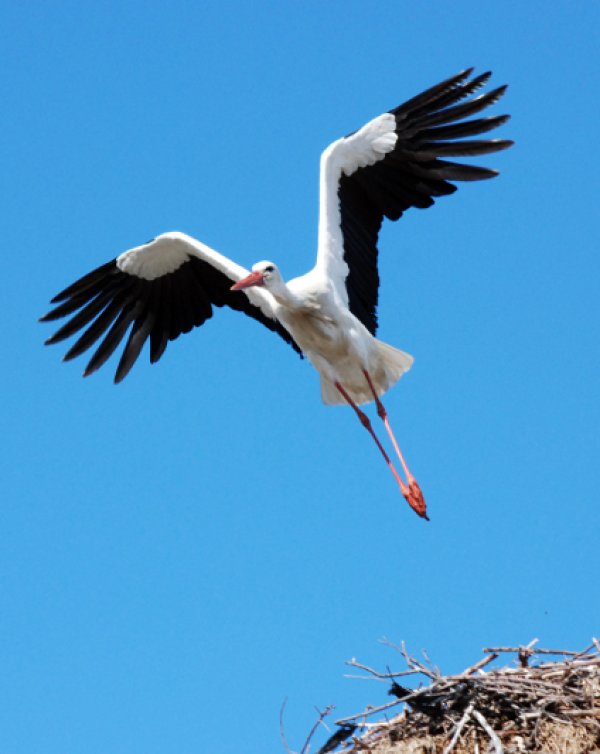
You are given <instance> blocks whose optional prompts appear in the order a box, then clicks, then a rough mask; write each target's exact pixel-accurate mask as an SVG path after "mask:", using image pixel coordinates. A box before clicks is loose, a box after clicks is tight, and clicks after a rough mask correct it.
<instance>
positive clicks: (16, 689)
mask: <svg viewBox="0 0 600 754" xmlns="http://www.w3.org/2000/svg"><path fill="white" fill-rule="evenodd" d="M0 9H1V17H0V43H1V44H0V61H1V73H0V86H1V92H0V94H1V101H2V108H1V115H0V120H1V132H2V139H1V141H0V151H1V160H2V171H1V179H0V180H1V189H0V190H1V193H2V208H3V212H2V217H3V221H2V226H3V231H2V236H3V244H2V245H3V260H4V271H3V275H2V283H1V285H2V310H3V314H4V329H3V332H4V336H3V353H4V368H3V370H2V377H1V380H2V434H3V450H2V454H1V459H2V460H1V463H2V466H3V468H2V472H1V473H2V489H3V495H2V502H1V504H0V573H1V587H0V595H1V597H0V599H1V604H0V668H1V672H0V684H1V686H2V687H3V688H2V694H1V698H2V704H1V705H0V749H1V750H2V751H3V752H10V753H11V754H25V753H27V754H30V753H31V752H39V753H40V754H54V753H57V754H59V753H60V754H66V753H67V752H69V753H70V752H86V754H96V753H98V754H105V753H106V752H110V753H111V754H138V753H139V754H164V752H178V753H180V754H187V753H188V752H189V753H191V752H202V751H218V752H219V754H234V752H235V753H236V754H237V752H239V751H240V747H241V749H242V750H243V751H244V752H245V754H254V753H255V752H256V754H258V753H259V752H260V754H263V753H264V752H271V751H273V752H274V751H280V750H281V748H280V742H279V730H278V729H279V722H278V715H279V708H280V706H281V703H282V701H283V699H284V697H286V696H287V697H289V701H288V707H287V712H286V727H287V734H288V738H289V740H290V743H291V745H292V747H294V748H296V749H299V748H300V746H301V744H302V742H303V740H304V737H305V734H306V733H307V732H308V729H309V727H310V725H311V724H312V722H313V720H314V717H315V712H314V709H313V705H317V706H320V707H323V706H325V705H326V704H329V703H334V704H336V706H337V710H336V714H337V715H340V716H341V715H343V714H351V713H353V712H356V711H359V710H360V709H362V707H363V706H364V705H365V704H367V703H373V704H378V703H381V702H383V701H385V699H386V697H385V688H383V687H381V686H379V685H376V684H369V683H367V682H361V681H356V680H348V679H346V678H344V673H345V672H346V668H345V667H344V664H343V663H344V660H347V659H349V658H350V657H352V656H356V657H358V658H359V659H361V660H363V661H365V662H368V663H369V664H372V665H379V666H384V665H385V664H390V665H392V666H394V665H396V666H397V665H398V664H399V663H398V659H397V658H396V657H395V656H394V655H393V653H391V652H390V651H389V650H385V649H383V648H382V647H381V646H380V645H379V644H378V640H379V639H381V638H382V637H384V636H387V637H389V638H390V639H391V640H393V641H396V642H400V641H401V640H405V641H406V642H407V644H408V646H409V647H410V648H411V649H412V650H414V651H419V650H420V649H421V648H426V649H427V650H428V652H429V654H430V655H431V657H432V658H433V659H434V660H435V661H436V662H437V663H438V664H439V665H441V667H442V669H443V670H446V671H447V672H452V671H456V670H459V669H461V668H462V667H464V666H466V665H467V664H468V663H469V662H472V661H474V660H476V659H477V658H478V657H479V652H480V648H481V647H482V646H484V645H486V644H490V643H497V642H501V643H519V642H524V643H525V642H528V641H529V640H531V639H532V638H534V637H536V636H537V637H540V642H541V644H544V645H546V646H550V645H563V646H568V647H571V648H578V647H583V646H584V645H585V644H586V643H587V642H588V640H589V639H590V637H591V636H592V635H593V634H596V635H597V634H598V632H599V630H600V629H599V618H600V610H599V607H598V605H599V599H598V598H599V591H600V589H599V584H600V579H599V578H598V576H599V573H598V571H599V564H600V563H599V554H598V551H599V549H600V548H599V547H598V539H599V537H598V524H599V516H598V509H599V505H598V503H599V501H598V488H599V486H600V478H599V462H598V458H599V457H600V443H599V419H600V411H599V408H600V400H599V393H600V391H599V387H598V385H599V378H598V373H599V367H600V359H599V356H598V348H599V346H598V343H599V339H598V332H599V326H600V321H599V319H600V318H599V310H600V307H599V299H600V287H599V282H598V281H599V275H600V259H599V257H600V249H599V238H598V235H599V234H598V225H599V223H598V218H599V212H598V210H599V206H598V174H599V172H600V165H599V162H600V161H599V158H598V149H597V131H598V123H599V118H598V116H599V112H600V111H599V108H598V92H600V73H599V68H598V64H597V61H598V59H597V52H598V39H599V38H600V23H599V21H600V6H598V4H597V3H591V2H572V3H546V4H544V6H543V8H542V6H541V5H540V4H536V3H517V2H504V3H493V4H490V3H487V4H483V5H482V4H481V3H475V2H466V1H460V0H458V1H457V2H453V3H451V4H447V3H441V2H439V3H404V2H394V3H391V2H380V3H377V4H376V5H374V4H373V3H367V2H365V3H358V2H344V3H338V2H331V3H322V2H312V1H309V2H303V3H292V2H281V3H266V2H258V3H242V2H218V3H217V2H208V3H196V2H177V1H175V2H168V3H167V2H157V3H147V2H124V3H121V2H119V3H117V2H111V1H105V2H81V1H78V2H70V1H65V2H55V3H45V2H29V3H15V2H8V1H7V0H4V2H2V3H1V4H0ZM470 65H474V66H477V68H478V70H479V71H481V70H485V69H487V68H491V69H492V70H493V71H494V81H495V82H496V83H497V84H501V83H504V82H508V83H509V84H510V89H509V91H508V93H507V96H506V97H505V99H504V100H503V102H502V104H501V105H500V106H497V107H496V108H495V109H494V112H495V113H501V112H510V113H512V115H513V119H512V120H511V121H510V123H509V124H508V125H507V126H504V127H503V129H502V131H501V132H498V136H502V137H506V138H513V139H515V140H516V142H517V143H516V146H515V147H514V148H513V149H511V150H510V151H509V152H505V153H502V154H498V155H492V156H490V157H489V158H487V159H485V160H484V161H483V162H484V164H488V165H490V166H494V167H498V168H500V170H501V171H502V175H501V176H500V178H498V179H495V180H494V181H489V182H485V183H479V184H470V185H462V186H461V187H460V189H459V192H458V193H457V194H455V195H454V196H452V197H449V198H446V199H442V200H440V201H439V203H438V204H436V206H435V207H433V208H431V209H428V210H426V211H421V212H419V211H416V210H413V211H412V212H411V213H409V214H408V215H407V216H406V217H404V218H403V219H402V220H401V221H400V222H398V223H396V224H394V225H391V224H390V225H388V226H387V227H386V228H385V230H384V232H383V234H382V238H381V252H382V253H381V262H382V278H383V286H382V291H381V306H380V322H381V329H380V335H381V337H382V338H383V339H384V340H387V341H389V342H391V343H393V344H394V345H396V346H398V347H401V348H403V349H405V350H407V351H409V352H411V353H412V354H414V356H415V359H416V361H415V366H414V368H413V370H412V371H411V372H410V374H409V375H408V376H406V377H405V378H403V379H402V381H401V382H400V384H399V385H398V386H397V387H396V388H395V389H394V390H393V391H392V392H391V393H390V394H389V395H388V398H387V406H388V409H389V411H390V415H391V417H392V420H393V422H394V424H395V427H396V429H397V433H398V435H399V437H400V439H401V445H402V446H403V448H404V450H405V452H406V454H407V456H408V459H409V462H410V463H411V465H412V467H413V470H414V471H415V473H416V475H417V477H418V479H419V481H420V482H421V485H422V487H423V489H424V491H425V493H426V497H427V501H428V504H429V510H430V514H431V523H425V522H423V521H422V520H420V519H418V518H417V517H416V516H415V515H414V514H413V513H412V512H411V511H410V510H409V508H408V506H407V505H406V503H405V502H404V500H403V499H402V497H401V496H400V495H399V493H398V491H397V488H396V487H395V485H394V482H393V480H392V478H391V476H390V475H389V473H388V472H387V470H386V468H385V466H384V464H383V463H382V461H381V458H380V457H379V456H378V454H377V452H376V450H375V448H374V447H372V444H371V443H370V441H369V439H368V437H367V436H366V433H364V431H363V430H362V429H361V428H360V426H359V424H358V422H357V421H356V419H355V417H354V415H353V414H352V412H351V411H350V410H346V409H344V408H328V407H325V406H323V405H322V404H321V403H320V399H319V389H318V378H317V375H316V373H314V372H313V371H312V369H311V368H310V366H309V365H308V364H307V363H306V362H302V361H300V359H298V358H297V357H296V355H295V354H294V353H293V352H292V351H291V349H290V348H289V347H287V346H286V345H285V344H284V343H283V342H280V340H279V339H278V338H277V337H275V336H273V335H272V334H270V333H268V332H266V331H264V332H263V329H262V328H261V327H259V326H258V325H256V323H254V322H252V321H250V320H247V319H246V318H244V317H243V316H241V315H237V314H235V313H233V312H223V311H219V312H218V313H217V314H218V316H215V318H214V320H212V321H211V322H210V323H208V325H207V326H206V327H204V328H202V330H199V331H196V332H194V333H193V334H192V335H189V336H186V337H185V338H183V339H181V340H179V341H177V342H176V343H174V344H171V345H170V347H169V349H168V352H167V353H166V355H165V358H164V360H163V361H162V362H160V364H158V365H156V366H153V367H150V365H149V364H148V363H147V357H146V355H145V354H143V357H142V358H141V359H140V362H139V363H138V364H137V365H136V368H135V369H134V370H133V371H132V373H131V374H130V376H129V377H128V378H127V379H126V381H125V382H124V383H123V384H121V385H120V386H118V387H115V386H113V384H112V373H113V371H114V360H113V361H112V362H111V363H110V364H109V365H108V368H104V369H103V370H102V371H101V372H99V373H98V374H96V375H94V376H93V377H91V378H90V379H88V380H82V379H81V377H80V374H81V371H82V370H83V367H84V364H85V362H83V361H82V360H77V361H74V362H71V363H69V364H66V365H64V364H61V362H60V359H61V356H62V353H63V352H64V348H62V349H61V347H54V348H44V347H43V345H42V343H43V340H44V339H45V338H46V337H48V335H49V334H50V332H52V330H51V328H49V327H48V326H43V325H40V324H38V323H37V322H36V319H37V317H38V316H40V315H41V314H43V313H44V312H45V311H46V309H47V306H48V300H49V299H50V297H51V296H52V295H53V294H55V293H56V292H57V291H58V290H60V289H61V288H62V287H64V286H65V285H67V284H68V283H70V282H72V281H73V280H74V279H75V278H76V277H78V276H80V275H81V274H83V273H85V272H87V271H88V270H89V269H91V268H92V267H95V266H97V265H99V264H101V263H102V262H104V261H107V260H109V259H112V258H113V257H114V256H116V255H117V254H118V253H120V252H121V251H123V250H125V249H127V248H130V247H131V246H135V245H137V244H139V243H141V242H144V241H146V240H147V239H148V238H151V237H152V236H154V235H156V234H158V233H160V232H163V231H166V230H182V231H185V232H188V233H190V234H192V235H194V236H196V237H198V238H200V239H201V240H203V241H205V242H206V243H208V244H210V245H211V246H213V247H214V248H217V249H219V250H220V251H221V252H223V253H224V254H227V255H229V256H231V257H233V258H234V259H236V260H238V261H239V262H241V263H243V264H245V265H247V266H249V265H251V264H252V263H253V262H254V261H256V260H258V259H263V258H271V259H273V260H275V261H277V262H278V263H279V265H280V267H281V269H282V271H283V273H284V275H286V276H287V277H292V276H294V275H296V274H299V273H302V272H303V271H305V270H307V269H308V268H309V266H310V265H311V264H312V260H313V257H314V253H315V243H316V220H317V207H318V196H317V189H318V160H319V155H320V152H321V150H322V149H323V148H325V147H326V146H327V145H328V144H329V143H330V142H331V141H332V140H333V139H335V138H338V137H339V136H341V135H343V134H346V133H348V132H349V131H352V130H354V129H355V128H357V127H359V126H361V125H362V124H363V123H364V122H365V121H366V120H368V119H370V118H371V117H374V116H376V115H378V114H379V113H381V112H383V111H384V110H386V109H389V108H391V107H393V106H395V105H397V104H398V103H400V102H401V101H403V100H404V99H406V98H408V97H411V96H412V95H414V94H415V93H417V92H418V91H420V90H421V89H422V88H424V87H426V86H428V85H431V84H433V83H436V82H437V81H439V80H440V79H442V78H444V77H446V76H449V75H451V74H453V73H455V72H456V71H458V70H460V69H461V68H464V67H466V66H470ZM240 739H241V740H242V741H243V744H240ZM322 739H323V736H321V740H322Z"/></svg>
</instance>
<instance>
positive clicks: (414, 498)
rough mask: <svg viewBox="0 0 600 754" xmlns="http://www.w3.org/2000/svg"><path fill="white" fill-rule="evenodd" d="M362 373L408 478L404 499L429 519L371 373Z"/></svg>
mask: <svg viewBox="0 0 600 754" xmlns="http://www.w3.org/2000/svg"><path fill="white" fill-rule="evenodd" d="M363 374H364V375H365V378H366V380H367V382H368V383H369V387H370V388H371V392H372V393H373V398H374V399H375V405H376V406H377V415H378V416H379V418H380V419H381V420H382V421H383V423H384V425H385V428H386V431H387V433H388V435H389V437H390V440H391V441H392V445H393V446H394V450H395V451H396V455H397V456H398V458H399V459H400V463H401V464H402V468H403V469H404V473H405V474H406V478H407V480H408V490H409V494H408V495H407V494H406V493H405V492H404V490H402V487H401V488H400V489H401V490H402V494H403V495H404V497H405V498H406V501H407V502H408V504H409V505H410V507H411V508H412V509H413V510H414V511H415V513H417V514H418V515H419V516H421V517H422V518H425V519H427V520H428V521H429V518H428V516H427V512H426V510H427V506H426V504H425V498H424V497H423V493H422V492H421V488H420V487H419V483H418V482H417V480H416V479H415V478H414V476H413V475H412V474H411V473H410V469H409V468H408V465H407V463H406V461H405V460H404V456H403V455H402V451H401V450H400V447H399V445H398V443H397V441H396V437H395V436H394V433H393V431H392V428H391V426H390V422H389V420H388V415H387V411H386V410H385V407H384V405H383V403H382V402H381V399H380V398H379V396H378V395H377V392H376V390H375V387H374V385H373V381H372V380H371V375H370V374H369V373H368V372H367V370H366V369H365V370H363ZM405 487H406V485H405Z"/></svg>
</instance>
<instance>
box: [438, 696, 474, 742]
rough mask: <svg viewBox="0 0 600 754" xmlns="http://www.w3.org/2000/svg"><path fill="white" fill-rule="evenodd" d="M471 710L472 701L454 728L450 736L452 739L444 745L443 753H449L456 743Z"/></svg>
mask: <svg viewBox="0 0 600 754" xmlns="http://www.w3.org/2000/svg"><path fill="white" fill-rule="evenodd" d="M471 712H473V702H471V704H469V706H468V707H467V709H466V710H465V714H464V715H463V716H462V717H461V718H460V721H459V723H458V725H457V726H456V728H455V730H454V735H453V736H452V739H451V740H450V743H449V744H448V746H446V748H445V749H444V752H443V754H450V752H451V751H452V749H453V748H454V747H455V746H456V743H457V741H458V739H459V738H460V734H461V731H462V729H463V728H464V727H465V723H466V722H467V720H468V719H469V718H470V717H471Z"/></svg>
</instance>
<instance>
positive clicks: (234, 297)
mask: <svg viewBox="0 0 600 754" xmlns="http://www.w3.org/2000/svg"><path fill="white" fill-rule="evenodd" d="M246 275H248V270H246V269H245V268H244V267H241V266H240V265H238V264H236V263H235V262H232V261H231V260H230V259H227V257H224V256H223V255H221V254H219V253H218V252H216V251H214V250H213V249H210V248H209V247H208V246H205V245H204V244H202V243H200V241H197V240H196V239H194V238H191V237H190V236H186V235H185V234H183V233H165V234H163V235H161V236H158V237H157V238H155V239H154V240H152V241H149V242H148V243H147V244H144V245H142V246H138V247H136V248H134V249H130V250H129V251H126V252H124V253H123V254H121V255H120V256H118V257H117V258H116V259H113V260H112V261H110V262H107V263H106V264H104V265H102V266H101V267H98V268H97V269H95V270H93V271H92V272H90V273H88V274H87V275H85V276H84V277H82V278H81V279H79V280H77V281H76V282H75V283H73V284H72V285H70V286H69V287H68V288H66V289H65V290H64V291H61V293H59V294H58V295H56V296H55V297H54V298H53V299H52V302H51V303H53V304H58V306H56V307H55V308H54V309H52V310H51V311H50V312H48V314H46V315H45V316H43V317H42V318H41V321H44V322H47V321H53V320H56V319H60V318H62V317H65V316H67V315H69V314H73V313H74V312H75V314H74V316H73V317H72V318H71V319H70V320H69V321H68V322H67V323H66V324H64V325H63V326H62V327H61V328H60V329H59V330H58V331H57V332H56V333H55V334H54V335H52V336H51V337H50V338H48V340H47V341H46V344H48V345H49V344H52V343H58V342H59V341H62V340H64V339H66V338H68V337H70V336H71V335H74V334H75V333H76V332H78V331H80V330H82V329H83V328H84V327H85V328H86V329H85V331H84V332H83V333H82V335H81V336H80V337H79V339H78V340H77V341H76V342H75V343H74V344H73V346H71V348H70V349H69V350H68V351H67V353H66V354H65V356H64V360H65V361H69V360H70V359H73V358H75V357H76V356H79V355H80V354H81V353H83V352H84V351H86V350H87V349H88V348H90V347H91V346H92V345H93V344H94V343H96V342H97V341H98V340H100V339H101V338H102V340H101V342H100V345H99V346H98V348H97V349H96V351H95V353H94V355H93V356H92V358H91V359H90V361H89V363H88V365H87V367H86V369H85V371H84V376H85V377H87V376H88V375H89V374H92V372H95V371H96V370H97V369H99V368H100V367H101V366H102V365H103V364H104V363H105V361H106V360H107V359H108V358H109V357H110V356H111V354H112V353H113V351H114V350H115V349H116V348H117V346H118V345H119V343H120V342H121V340H123V339H124V337H125V335H126V333H127V331H128V329H129V328H130V326H131V331H130V333H129V337H128V338H127V341H126V343H125V347H124V349H123V353H122V355H121V359H120V361H119V364H118V366H117V371H116V373H115V382H120V381H121V380H122V379H123V378H124V377H125V376H126V375H127V374H128V372H129V370H130V369H131V367H132V366H133V364H134V363H135V361H136V359H137V358H138V356H139V354H140V352H141V350H142V347H143V345H144V343H145V342H146V340H147V339H148V338H150V361H151V363H155V362H156V361H158V360H159V359H160V357H161V356H162V355H163V353H164V351H165V349H166V347H167V344H168V342H169V341H170V340H175V338H177V337H178V336H179V335H181V334H182V333H187V332H189V331H190V330H191V329H192V328H193V327H198V326H200V325H202V324H204V322H205V321H206V320H207V319H209V318H210V317H212V313H213V307H214V306H229V307H230V308H232V309H235V310H237V311H241V312H244V314H247V315H248V316H250V317H252V318H253V319H256V320H257V321H259V322H261V323H262V324H263V325H265V327H267V328H268V329H270V330H272V331H273V332H276V333H277V334H278V335H280V336H281V337H282V338H283V339H284V340H285V341H286V342H287V343H289V344H290V345H291V346H292V347H293V348H294V349H295V350H296V351H298V352H300V349H299V348H298V346H297V345H296V343H295V342H294V341H293V339H292V337H291V336H290V334H289V333H288V332H287V330H285V328H284V327H283V326H282V325H281V324H280V323H279V322H278V321H277V320H276V319H275V318H274V314H273V306H272V298H271V296H270V294H269V293H268V292H267V291H264V290H261V289H260V288H251V289H248V290H244V291H230V290H229V289H230V287H231V285H232V284H233V283H235V282H237V281H238V280H241V279H242V278H244V277H245V276H246ZM107 331H108V332H107ZM105 333H106V334H105Z"/></svg>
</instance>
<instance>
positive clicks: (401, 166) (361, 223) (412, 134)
mask: <svg viewBox="0 0 600 754" xmlns="http://www.w3.org/2000/svg"><path fill="white" fill-rule="evenodd" d="M472 73H473V69H472V68H469V69H467V70H465V71H462V72H461V73H458V74H457V75H456V76H452V77H451V78H449V79H446V80H445V81H442V82H441V83H440V84H437V85H436V86H433V87H431V88H430V89H427V90H426V91H424V92H422V93H421V94H418V95H417V96H416V97H413V98H412V99H410V100H408V101H407V102H405V103H404V104H402V105H399V106H398V107H396V108H394V109H393V110H391V111H390V112H391V113H392V114H393V115H394V116H395V118H396V133H397V135H398V139H397V142H396V146H395V148H394V149H393V150H392V151H391V152H389V153H388V154H386V155H385V156H384V157H382V159H381V160H380V161H379V162H376V163H375V164H374V165H369V166H367V167H364V168H359V169H358V170H356V171H355V172H353V173H352V174H351V175H345V174H342V177H341V179H340V182H339V188H338V196H339V200H340V213H341V227H342V235H343V238H344V259H345V261H346V263H347V264H348V268H349V273H348V277H347V278H346V290H347V292H348V303H349V307H350V311H351V312H352V313H353V314H354V315H355V316H356V317H358V318H359V319H360V320H361V322H362V323H363V324H364V325H365V327H366V328H367V329H368V330H369V331H370V332H371V333H372V334H375V332H376V330H377V300H378V291H379V275H378V273H377V255H378V250H377V236H378V234H379V229H380V227H381V223H382V222H383V218H384V217H387V218H388V219H390V220H398V219H399V218H400V217H402V214H403V213H404V212H405V211H406V210H407V209H409V208H410V207H418V208H421V209H423V208H426V207H430V206H431V205H432V204H433V203H434V198H435V197H438V196H445V195H448V194H452V193H454V191H456V188H457V187H456V186H455V185H454V184H453V183H451V181H477V180H482V179H485V178H493V177H494V176H495V175H497V174H498V173H497V171H496V170H492V169H490V168H482V167H477V166H475V165H463V164H460V163H456V162H448V161H447V160H444V159H440V158H441V157H456V156H473V155H481V154H489V153H491V152H498V151H500V150H502V149H506V148H507V147H510V146H511V145H512V143H513V142H512V141H510V140H508V139H474V140H470V141H469V140H466V141H456V140H457V139H462V138H463V137H468V136H478V135H479V134H482V133H486V132H488V131H491V130H492V129H494V128H497V127H498V126H500V125H502V124H503V123H505V122H506V121H507V120H508V119H509V117H510V116H508V115H496V116H491V117H485V118H478V119H474V120H470V121H464V122H459V123H457V122H456V121H461V120H462V119H464V118H467V117H469V116H471V115H475V114H477V113H479V112H480V111H481V110H483V109H485V108H486V107H489V106H490V105H492V104H494V103H495V102H497V101H498V100H499V99H500V97H502V95H503V94H504V92H505V91H506V86H500V87H498V88H496V89H493V90H492V91H490V92H487V93H485V94H480V95H478V96H477V97H473V98H472V99H468V100H467V101H465V102H461V100H464V99H465V98H468V97H470V96H471V95H472V94H474V93H475V92H476V91H477V90H478V89H480V88H481V87H482V86H483V85H484V84H485V83H486V82H487V81H488V79H489V78H490V76H491V73H489V72H486V73H483V74H480V75H479V76H475V77H473V78H470V76H471V74H472ZM459 103H460V104H459Z"/></svg>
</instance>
